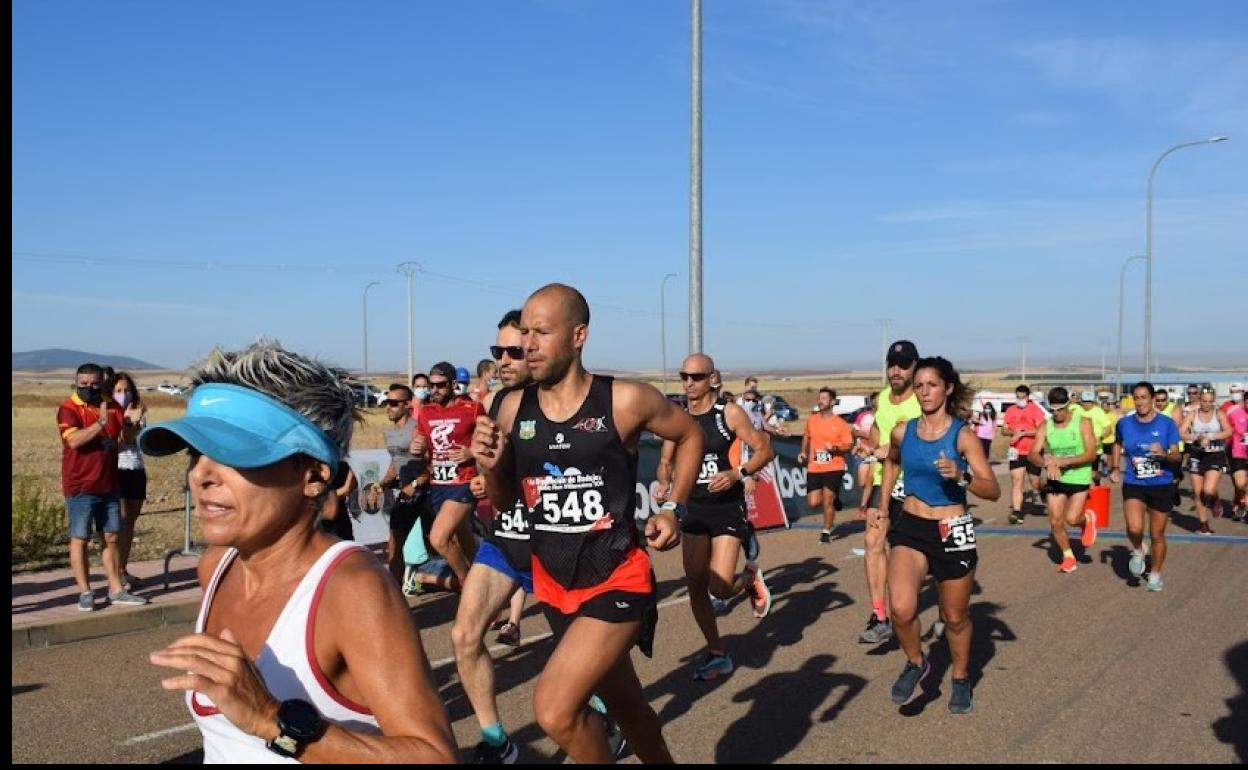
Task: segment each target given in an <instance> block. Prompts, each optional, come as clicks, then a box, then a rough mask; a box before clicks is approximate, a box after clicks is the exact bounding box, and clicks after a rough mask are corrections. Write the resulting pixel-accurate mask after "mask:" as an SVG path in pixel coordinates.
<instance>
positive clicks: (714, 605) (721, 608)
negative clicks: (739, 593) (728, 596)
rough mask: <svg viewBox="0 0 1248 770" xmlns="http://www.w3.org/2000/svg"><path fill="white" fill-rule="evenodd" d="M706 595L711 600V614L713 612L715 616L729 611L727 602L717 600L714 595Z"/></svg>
mask: <svg viewBox="0 0 1248 770" xmlns="http://www.w3.org/2000/svg"><path fill="white" fill-rule="evenodd" d="M707 595H708V596H710V598H711V612H714V613H715V614H716V615H727V614H728V610H729V607H728V602H726V601H724V600H723V599H721V598H719V597H718V596H716V595H715V594H707Z"/></svg>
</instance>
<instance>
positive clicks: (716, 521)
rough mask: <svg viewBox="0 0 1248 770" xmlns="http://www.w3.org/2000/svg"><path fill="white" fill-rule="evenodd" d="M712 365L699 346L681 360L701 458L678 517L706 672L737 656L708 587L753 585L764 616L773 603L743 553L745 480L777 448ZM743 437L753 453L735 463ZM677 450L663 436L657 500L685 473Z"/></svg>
mask: <svg viewBox="0 0 1248 770" xmlns="http://www.w3.org/2000/svg"><path fill="white" fill-rule="evenodd" d="M714 371H715V362H714V361H712V360H711V357H710V356H707V355H703V354H701V353H695V354H694V355H691V356H689V357H688V358H686V359H685V362H684V363H683V364H682V365H681V367H680V381H681V383H682V385H683V387H684V389H685V395H686V396H688V399H689V404H688V406H687V407H686V408H687V409H688V411H689V416H691V417H692V418H693V419H694V422H696V423H697V424H698V428H699V429H700V430H701V432H702V466H701V468H700V470H699V472H698V474H697V482H696V483H695V484H694V487H693V492H691V493H690V495H689V513H688V515H686V516H685V518H684V520H683V521H681V522H680V530H681V532H682V533H683V534H684V538H683V541H684V545H683V548H684V557H685V558H684V561H685V579H686V581H687V582H688V585H689V606H690V608H691V609H692V610H693V617H694V620H696V621H697V623H698V628H700V629H701V630H702V636H703V637H705V638H706V655H705V656H704V657H703V658H702V659H701V660H700V661H699V662H698V663H697V665H696V666H695V667H694V671H693V676H694V678H695V679H704V680H709V679H717V678H719V677H721V676H726V675H728V674H731V673H732V658H730V657H728V653H727V651H726V650H725V649H724V645H723V641H722V640H721V639H720V637H719V626H718V624H717V623H716V621H715V613H714V611H713V610H712V608H711V599H710V596H708V595H707V590H708V589H709V590H710V593H711V595H714V596H715V598H717V599H720V600H725V599H729V598H731V597H733V596H736V595H737V594H739V593H741V592H742V591H745V590H748V591H749V592H750V601H751V603H752V604H753V605H754V617H756V618H763V617H766V616H767V613H768V612H769V611H770V610H771V592H770V591H768V590H767V584H766V583H764V582H763V575H762V572H761V571H760V570H759V569H758V565H757V564H755V563H754V562H753V561H750V560H748V559H747V560H746V562H745V570H744V571H742V573H741V574H740V575H737V557H738V556H739V555H740V553H741V544H742V543H743V542H744V541H745V539H746V538H747V537H748V536H749V529H750V528H749V523H748V520H747V518H746V508H745V488H744V484H743V483H742V482H744V481H745V479H747V478H749V477H750V476H751V475H752V474H754V473H757V472H758V471H761V470H762V469H763V468H765V467H767V463H769V462H771V459H772V457H774V456H775V453H774V451H773V450H772V448H771V440H770V439H769V438H768V437H767V434H765V433H763V432H762V431H759V430H756V429H755V428H754V424H753V423H752V422H750V418H749V415H747V414H746V413H745V410H744V409H742V408H741V407H739V406H737V405H736V404H734V403H731V402H728V403H724V402H723V401H722V400H720V399H718V398H717V397H716V394H715V391H714V390H713V389H712V387H711V379H712V378H711V374H712V373H713V372H714ZM738 437H740V438H741V440H742V441H743V442H744V443H745V444H746V445H747V446H749V448H750V453H749V458H750V459H749V461H748V462H745V463H743V464H742V465H741V467H739V468H733V467H732V464H731V463H730V462H729V460H728V450H729V448H731V447H732V443H733V441H735V440H736V439H737V438H738ZM675 457H676V444H675V443H674V442H671V441H665V442H663V455H662V458H661V459H660V460H659V468H658V473H657V478H658V482H659V486H658V490H657V494H656V497H657V498H658V499H659V500H663V499H666V497H667V494H668V490H670V489H671V487H672V482H673V481H675V480H679V479H678V477H677V476H675V475H673V460H674V459H675Z"/></svg>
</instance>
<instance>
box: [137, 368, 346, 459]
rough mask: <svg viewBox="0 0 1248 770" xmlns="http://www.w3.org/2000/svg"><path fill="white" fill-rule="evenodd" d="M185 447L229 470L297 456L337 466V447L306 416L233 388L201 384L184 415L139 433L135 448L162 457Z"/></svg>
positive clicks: (256, 393)
mask: <svg viewBox="0 0 1248 770" xmlns="http://www.w3.org/2000/svg"><path fill="white" fill-rule="evenodd" d="M188 446H189V447H190V448H192V449H194V450H195V451H196V452H199V453H200V454H204V455H207V456H208V457H210V458H212V459H213V460H216V461H217V462H219V463H221V464H223V465H228V466H230V467H231V468H263V467H265V466H266V465H272V464H273V463H276V462H280V461H282V460H285V459H286V458H287V457H290V456H291V455H296V454H305V455H308V456H310V457H314V458H316V459H317V460H320V461H321V462H323V463H325V464H327V465H329V467H330V468H335V469H336V468H337V467H338V460H339V453H338V447H337V445H336V444H335V443H334V442H333V441H331V440H330V438H329V436H328V435H326V433H325V431H323V430H321V429H320V428H318V427H316V426H315V425H313V424H312V422H311V421H309V420H308V419H307V418H306V417H304V416H303V415H301V414H299V413H298V412H296V411H295V410H293V409H291V408H290V407H288V406H286V405H285V404H283V403H281V402H279V401H278V400H277V399H275V398H272V397H271V396H267V395H265V394H263V393H260V392H259V391H255V390H251V389H250V388H243V387H240V386H238V385H223V384H219V383H208V384H205V385H200V386H199V387H198V388H196V389H195V390H194V391H192V392H191V394H190V397H189V398H188V399H187V406H186V416H185V417H183V418H181V419H179V420H170V421H168V422H160V423H156V424H155V425H152V426H149V427H148V428H147V429H146V430H144V431H143V432H142V433H140V434H139V448H140V449H141V450H142V451H143V452H144V453H145V454H149V455H153V456H155V457H161V456H164V455H171V454H174V453H176V452H180V451H182V450H183V449H185V448H187V447H188Z"/></svg>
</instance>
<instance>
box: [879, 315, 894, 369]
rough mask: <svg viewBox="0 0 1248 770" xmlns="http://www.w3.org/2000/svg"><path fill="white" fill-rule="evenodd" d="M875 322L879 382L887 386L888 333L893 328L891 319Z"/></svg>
mask: <svg viewBox="0 0 1248 770" xmlns="http://www.w3.org/2000/svg"><path fill="white" fill-rule="evenodd" d="M875 322H876V323H877V324H879V325H880V382H881V383H882V384H884V385H888V338H889V336H890V335H889V333H888V332H889V330H890V329H892V328H893V319H891V318H877V319H876V320H875Z"/></svg>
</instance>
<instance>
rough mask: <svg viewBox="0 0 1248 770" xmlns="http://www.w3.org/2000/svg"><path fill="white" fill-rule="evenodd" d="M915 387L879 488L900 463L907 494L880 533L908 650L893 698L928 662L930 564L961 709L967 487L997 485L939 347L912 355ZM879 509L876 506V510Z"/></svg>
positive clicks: (966, 679) (964, 706) (991, 493)
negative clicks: (925, 616) (922, 624)
mask: <svg viewBox="0 0 1248 770" xmlns="http://www.w3.org/2000/svg"><path fill="white" fill-rule="evenodd" d="M914 393H915V395H916V396H917V397H918V399H919V407H920V409H921V410H922V414H921V415H920V416H919V417H918V418H917V419H914V420H910V421H908V422H905V423H900V424H898V425H897V427H895V428H894V429H893V435H892V444H891V447H890V450H889V455H888V457H887V458H886V459H885V461H884V478H883V483H882V484H881V488H882V489H889V488H890V485H891V484H893V483H894V482H895V481H896V480H897V476H898V473H899V472H901V471H904V472H905V478H906V500H905V503H904V504H903V506H902V513H901V516H900V518H898V520H897V521H896V522H894V523H893V525H892V527H891V528H890V529H889V533H888V543H889V545H890V546H891V551H890V553H889V556H888V587H889V597H890V599H891V604H892V609H891V611H892V616H893V629H894V631H895V633H896V634H897V639H898V641H899V642H901V648H902V651H903V652H905V654H906V666H905V668H904V669H902V672H901V675H900V676H898V677H897V681H896V682H894V683H893V687H892V693H891V694H892V698H893V702H894V703H896V704H897V705H899V706H904V705H906V704H907V703H910V702H911V701H913V700H914V699H915V698H916V697H918V693H919V683H920V682H921V681H922V680H923V677H925V676H927V672H928V671H929V670H930V668H931V666H930V665H929V663H928V660H927V656H926V655H924V654H923V646H922V644H921V642H920V641H919V630H920V629H919V617H918V603H919V588H920V587H921V586H922V584H923V580H924V578H925V577H926V576H927V575H928V573H931V575H932V576H933V577H934V578H936V584H937V587H938V589H939V592H940V614H941V617H942V618H943V619H944V622H945V634H946V638H947V639H948V641H949V651H950V653H951V656H952V658H953V665H952V669H951V673H952V675H953V683H952V685H953V686H952V687H951V688H950V689H951V693H950V697H949V710H950V711H951V712H953V713H955V714H966V713H969V712H970V711H971V710H972V708H973V706H972V701H971V680H970V672H969V671H968V670H967V669H968V666H969V664H970V657H971V619H970V616H969V615H968V613H967V608H968V605H969V604H970V598H971V587H972V585H973V583H974V581H975V566H976V564H978V562H979V557H978V553H977V551H976V549H975V525H974V522H973V520H972V517H971V515H970V514H969V513H967V512H966V492H967V490H968V489H969V490H970V491H971V492H972V493H974V494H975V496H976V497H979V498H982V499H984V500H996V499H997V498H998V497H1000V496H1001V487H1000V485H998V484H997V478H996V476H994V475H993V473H992V469H991V468H990V467H989V465H988V458H987V456H986V455H985V454H984V447H983V445H982V444H981V443H980V441H979V439H978V438H977V437H976V436H975V432H974V430H972V429H971V427H970V426H969V425H968V424H967V423H966V420H965V419H964V416H965V415H967V414H969V413H970V403H971V390H970V388H968V387H967V386H966V385H965V384H963V382H962V379H961V377H959V376H958V372H957V371H956V370H955V369H954V368H953V364H951V363H949V361H947V360H945V359H944V358H941V357H939V356H937V357H935V358H923V359H920V360H919V362H918V364H917V366H916V369H915V373H914ZM876 513H877V514H878V512H876Z"/></svg>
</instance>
